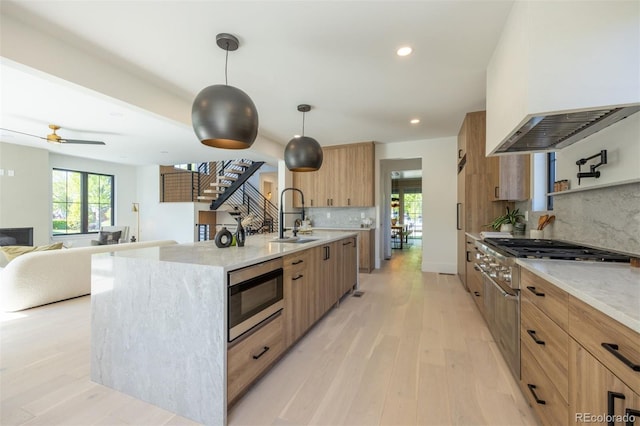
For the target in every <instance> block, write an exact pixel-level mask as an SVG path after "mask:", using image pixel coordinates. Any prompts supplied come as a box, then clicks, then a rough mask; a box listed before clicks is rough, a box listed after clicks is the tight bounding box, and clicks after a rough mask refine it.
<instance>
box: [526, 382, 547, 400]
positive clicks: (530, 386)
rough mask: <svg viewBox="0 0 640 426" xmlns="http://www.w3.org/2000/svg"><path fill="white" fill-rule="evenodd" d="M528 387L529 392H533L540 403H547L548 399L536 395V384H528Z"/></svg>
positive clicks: (534, 397)
mask: <svg viewBox="0 0 640 426" xmlns="http://www.w3.org/2000/svg"><path fill="white" fill-rule="evenodd" d="M527 387H528V388H529V392H531V395H533V399H535V400H536V402H537V403H538V404H540V405H545V404H546V403H547V401H545V400H544V399H540V398H538V395H536V385H532V384H527Z"/></svg>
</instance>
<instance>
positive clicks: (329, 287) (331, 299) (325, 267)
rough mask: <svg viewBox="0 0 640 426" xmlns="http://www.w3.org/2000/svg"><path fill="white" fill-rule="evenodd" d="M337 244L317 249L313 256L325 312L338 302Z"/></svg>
mask: <svg viewBox="0 0 640 426" xmlns="http://www.w3.org/2000/svg"><path fill="white" fill-rule="evenodd" d="M338 243H339V242H333V243H330V244H325V245H323V246H321V247H318V248H317V252H316V255H315V257H316V262H317V264H318V265H319V269H320V272H319V274H318V277H319V280H320V284H319V285H320V290H321V293H320V294H321V300H322V306H323V307H324V310H325V312H326V311H328V310H329V309H331V307H332V306H333V305H334V304H335V303H336V302H337V300H338V292H339V285H338V279H339V267H338Z"/></svg>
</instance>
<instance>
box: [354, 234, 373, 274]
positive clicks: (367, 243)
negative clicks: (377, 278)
mask: <svg viewBox="0 0 640 426" xmlns="http://www.w3.org/2000/svg"><path fill="white" fill-rule="evenodd" d="M358 234H359V236H358V251H359V255H358V266H359V269H360V272H367V273H369V272H371V271H372V270H373V269H374V268H375V251H376V249H375V245H374V244H375V230H374V229H368V230H366V231H359V232H358Z"/></svg>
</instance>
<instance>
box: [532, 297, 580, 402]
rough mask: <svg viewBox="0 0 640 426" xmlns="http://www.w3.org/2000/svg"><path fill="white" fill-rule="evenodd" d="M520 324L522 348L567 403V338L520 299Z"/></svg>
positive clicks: (538, 310)
mask: <svg viewBox="0 0 640 426" xmlns="http://www.w3.org/2000/svg"><path fill="white" fill-rule="evenodd" d="M520 324H521V329H520V339H521V341H522V346H526V347H527V348H528V349H529V351H530V352H531V354H532V355H533V357H534V358H535V359H536V361H538V364H540V367H542V370H543V371H544V372H545V374H546V375H547V377H548V378H549V379H550V380H551V382H552V383H553V384H554V386H555V387H556V388H557V389H558V391H559V392H560V394H561V395H562V397H563V398H564V399H565V401H568V400H569V395H568V393H569V384H568V375H569V371H568V368H569V366H568V351H569V336H568V334H567V333H566V332H565V331H564V330H562V329H561V328H560V326H558V325H557V324H556V323H555V322H553V321H551V320H550V319H549V317H547V316H546V315H545V314H543V313H542V311H540V309H538V308H536V307H535V305H534V304H533V303H531V301H529V300H528V299H524V298H523V300H522V304H521V319H520Z"/></svg>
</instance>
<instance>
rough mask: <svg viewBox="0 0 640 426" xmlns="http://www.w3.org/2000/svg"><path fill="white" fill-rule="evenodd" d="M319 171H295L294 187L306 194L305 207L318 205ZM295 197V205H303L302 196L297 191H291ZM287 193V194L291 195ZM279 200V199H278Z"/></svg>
mask: <svg viewBox="0 0 640 426" xmlns="http://www.w3.org/2000/svg"><path fill="white" fill-rule="evenodd" d="M318 175H319V172H317V171H316V172H304V173H302V172H293V187H294V188H298V189H299V190H301V191H302V193H303V194H304V206H305V207H318V194H317V192H318V191H317V182H318ZM289 194H291V195H290V196H292V197H293V206H294V207H298V208H300V207H302V197H301V196H300V193H298V192H297V191H293V192H290V193H289ZM289 194H287V195H289ZM278 202H279V200H278Z"/></svg>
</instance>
